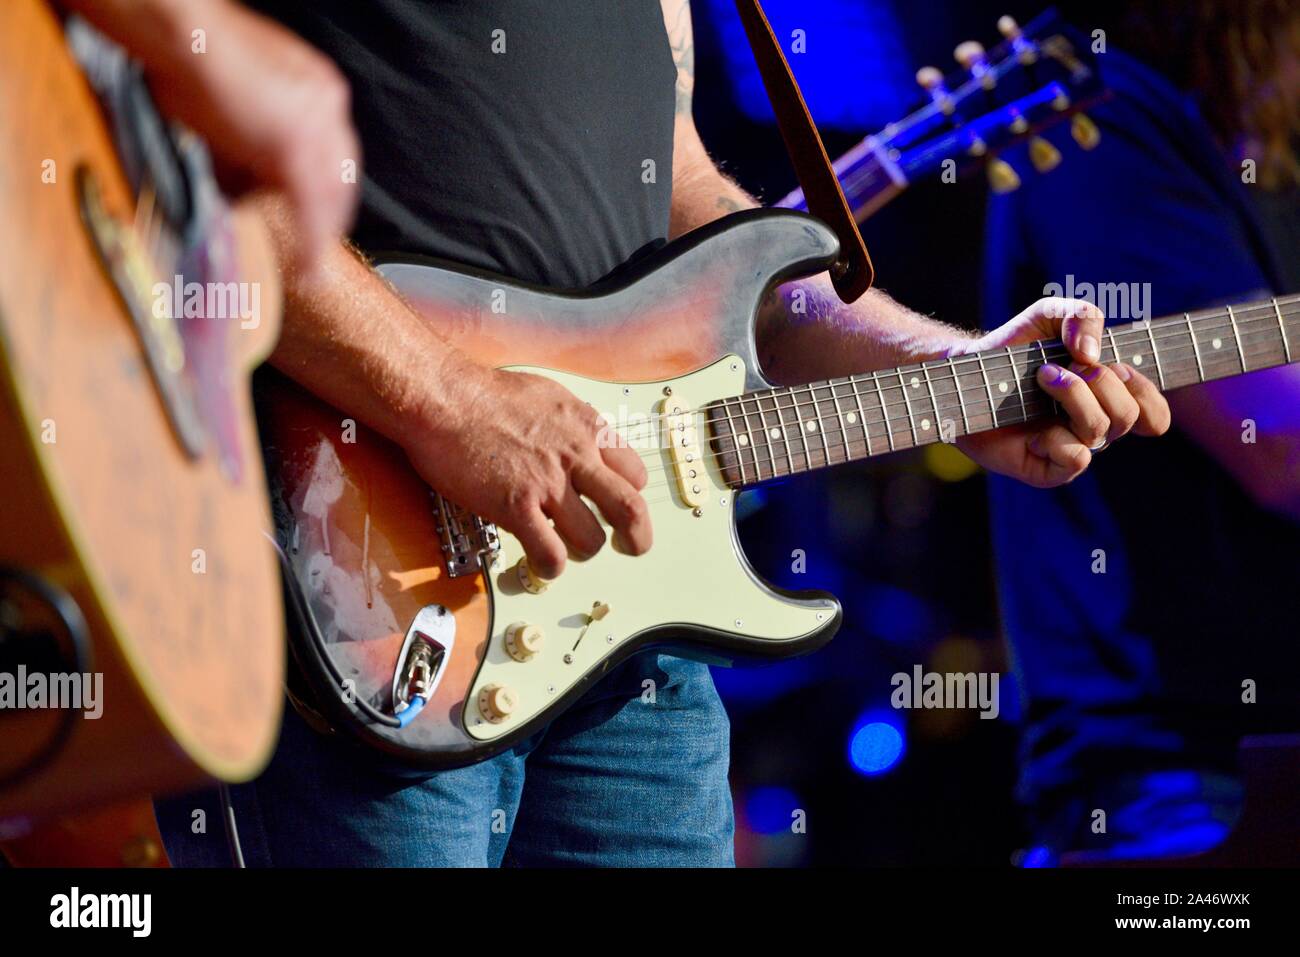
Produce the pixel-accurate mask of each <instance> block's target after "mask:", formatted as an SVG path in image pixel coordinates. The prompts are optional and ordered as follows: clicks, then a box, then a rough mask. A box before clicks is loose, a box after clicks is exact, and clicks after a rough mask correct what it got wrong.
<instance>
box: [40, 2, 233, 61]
mask: <svg viewBox="0 0 1300 957" xmlns="http://www.w3.org/2000/svg"><path fill="white" fill-rule="evenodd" d="M59 5H60V6H62V7H64V8H65V9H67V10H70V11H72V12H74V13H79V14H81V16H83V17H85V18H86V19H87V20H89V21H90V22H91V23H93V24H94V25H95V26H96V27H98V28H99V30H101V31H102V32H103V33H104V34H106V35H107V36H109V37H111V38H112V39H114V40H116V41H117V42H118V43H120V44H122V46H124V47H126V48H127V49H128V50H130V51H131V55H132V56H134V57H135V58H136V59H137V60H139V61H140V62H141V63H143V64H144V65H145V66H146V67H147V68H150V69H151V70H154V71H159V70H161V71H163V72H170V68H171V67H172V66H173V65H174V64H176V63H178V62H180V61H181V58H182V57H187V56H192V55H193V54H192V53H191V43H192V42H193V41H192V38H191V35H190V34H191V31H192V30H194V29H195V28H196V27H197V26H201V25H202V23H201V22H200V20H201V18H202V16H203V15H206V16H207V17H208V18H210V17H211V15H212V14H214V13H219V12H220V11H221V9H222V8H224V7H226V6H228V5H229V0H59Z"/></svg>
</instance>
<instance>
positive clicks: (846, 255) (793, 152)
mask: <svg viewBox="0 0 1300 957" xmlns="http://www.w3.org/2000/svg"><path fill="white" fill-rule="evenodd" d="M736 10H737V11H738V12H739V13H740V20H741V22H742V23H743V24H744V25H745V33H746V34H748V36H749V45H750V47H751V48H752V49H753V51H754V59H755V60H756V61H757V62H758V72H759V73H760V74H761V75H762V77H763V86H765V87H766V88H767V98H768V99H769V100H770V101H771V103H772V112H774V113H775V114H776V122H777V126H779V127H780V129H781V138H782V139H784V140H785V149H786V152H787V153H789V154H790V162H791V164H792V165H793V166H794V171H795V175H796V176H798V177H799V185H800V186H801V187H803V194H804V198H805V199H806V200H807V203H808V211H809V212H810V213H812V214H813V215H814V216H816V217H817V218H818V219H820V220H821V221H822V222H824V223H826V225H827V226H829V227H830V228H831V229H832V230H833V231H834V233H835V235H836V236H837V237H838V238H839V241H840V255H839V258H838V259H836V260H835V263H834V264H833V265H832V266H831V280H832V281H833V282H834V283H835V291H836V293H838V294H839V297H840V298H841V299H843V300H844V301H845V302H853V300H855V299H857V298H858V297H859V296H861V295H862V294H863V293H864V292H866V291H867V290H868V289H870V288H871V283H872V281H873V280H874V279H875V269H874V268H873V267H872V265H871V254H870V253H868V252H867V244H866V243H865V242H863V241H862V234H861V233H860V232H858V224H857V221H856V220H854V218H853V213H852V212H851V211H850V210H849V203H848V200H846V199H845V198H844V191H843V190H842V189H840V181H839V178H838V177H837V176H836V175H835V170H834V169H832V168H831V158H830V157H829V156H828V155H827V154H826V147H825V146H823V145H822V138H821V135H820V134H819V133H818V132H817V126H816V124H814V123H813V119H812V114H810V113H809V112H808V105H807V104H806V103H805V102H804V99H803V94H802V93H800V92H799V84H798V83H796V82H795V78H794V74H793V73H792V72H790V64H789V63H787V62H786V59H785V53H784V52H783V51H782V49H781V44H780V43H779V42H778V41H777V39H776V34H775V33H773V32H772V26H771V24H769V23H768V22H767V16H766V15H765V14H764V13H763V8H762V7H761V6H759V3H758V0H736Z"/></svg>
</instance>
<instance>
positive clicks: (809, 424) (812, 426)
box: [803, 422, 817, 432]
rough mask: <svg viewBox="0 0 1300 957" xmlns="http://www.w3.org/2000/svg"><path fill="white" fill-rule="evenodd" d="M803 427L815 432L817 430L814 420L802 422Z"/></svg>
mask: <svg viewBox="0 0 1300 957" xmlns="http://www.w3.org/2000/svg"><path fill="white" fill-rule="evenodd" d="M803 427H804V428H805V429H807V430H808V431H809V432H816V431H817V423H816V422H805V423H804V424H803Z"/></svg>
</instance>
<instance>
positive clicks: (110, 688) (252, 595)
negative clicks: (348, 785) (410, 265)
mask: <svg viewBox="0 0 1300 957" xmlns="http://www.w3.org/2000/svg"><path fill="white" fill-rule="evenodd" d="M0 142H3V143H4V144H5V145H4V156H3V160H0V222H3V223H4V228H3V229H0V448H3V453H2V454H0V487H3V489H4V494H5V501H4V504H3V506H0V835H3V836H4V837H12V836H14V835H17V834H21V833H23V832H24V831H27V830H28V829H29V828H30V827H31V826H32V825H33V823H40V822H41V821H43V820H45V819H47V818H49V817H51V816H53V815H56V814H58V813H59V812H62V811H69V810H72V809H78V808H82V807H88V806H93V805H97V804H102V803H105V802H110V801H115V800H119V799H122V798H127V797H132V796H139V795H144V794H148V793H150V792H154V791H167V790H181V789H184V788H187V787H194V786H197V785H198V784H200V783H202V782H205V781H210V780H212V779H213V778H224V779H245V778H248V777H251V776H253V775H254V774H256V773H257V772H258V771H259V770H260V769H261V767H262V765H263V764H264V763H265V761H266V759H267V758H268V757H269V754H270V751H271V748H272V747H273V746H274V743H275V740H276V732H277V729H278V726H279V718H280V714H281V701H282V698H281V688H282V682H283V658H284V647H283V643H282V642H281V641H279V640H277V637H278V635H279V634H280V633H281V631H282V628H283V607H282V605H281V603H280V595H279V589H278V581H277V575H276V564H275V557H274V551H273V549H272V548H271V547H270V546H269V545H268V543H267V541H266V539H265V535H264V531H265V530H267V529H269V528H270V527H271V522H270V516H269V514H268V507H267V500H266V488H265V477H264V471H263V469H262V467H261V463H260V459H259V448H258V444H257V439H256V436H255V433H254V430H253V418H252V403H251V398H250V394H249V388H248V374H249V372H250V370H251V369H252V367H253V366H254V365H256V364H257V363H259V362H260V361H262V360H263V359H264V358H265V357H266V355H267V354H268V353H269V352H270V350H271V347H272V345H273V343H274V341H275V336H276V333H277V330H278V325H279V286H278V278H277V272H276V269H275V265H274V259H273V255H272V252H271V249H270V245H269V242H268V240H267V238H266V237H265V235H264V233H263V230H262V228H261V224H260V221H258V220H257V219H256V217H255V216H253V215H252V214H251V213H250V212H245V211H242V210H233V211H232V210H230V209H229V208H228V207H227V206H226V205H225V204H224V202H223V201H222V199H221V197H220V196H219V195H218V194H217V192H216V187H215V185H214V182H213V180H212V177H211V174H210V172H209V170H208V165H207V154H206V151H205V150H203V148H202V147H201V145H200V144H198V143H197V141H195V140H194V139H193V138H192V137H190V136H188V135H175V134H174V131H172V130H171V129H170V128H169V127H168V126H167V125H166V124H165V123H163V122H162V121H161V119H160V118H159V117H158V116H157V114H156V112H154V111H153V110H152V109H151V103H150V101H149V99H148V96H147V92H146V90H145V88H144V86H143V83H142V81H141V80H140V78H139V75H138V73H136V72H135V71H134V68H133V67H132V66H131V64H130V63H129V62H128V61H126V60H125V58H123V57H122V56H121V53H120V51H118V50H117V49H116V48H115V47H112V46H111V45H109V44H106V43H105V42H104V41H103V38H102V37H99V36H98V35H97V34H95V33H94V31H92V30H90V29H89V28H88V27H86V25H85V24H84V23H82V22H81V21H77V20H75V19H73V20H69V21H68V23H67V25H66V29H65V25H64V23H62V22H61V21H60V20H59V18H58V17H57V16H56V15H55V13H54V12H53V11H52V10H51V9H50V7H49V5H48V4H46V3H43V2H40V0H5V2H4V3H3V4H0ZM196 290H197V292H196ZM222 303H224V306H223V305H222ZM245 306H253V307H254V308H252V309H245V308H244V307H245ZM236 320H238V321H236ZM51 674H58V675H61V676H63V677H62V678H60V679H59V680H58V682H57V683H56V682H55V681H53V680H50V675H51ZM76 676H80V677H81V679H82V680H76V681H73V680H71V679H73V678H74V677H76ZM42 689H43V690H42ZM74 690H75V691H76V692H77V695H75V696H72V697H69V695H71V694H72V692H73V691H74ZM87 691H88V692H89V693H90V695H91V696H92V697H93V698H94V701H91V700H90V699H89V698H87V697H82V696H81V695H82V692H87ZM56 695H58V697H57V698H56V697H55V696H56ZM56 701H57V702H58V703H60V704H61V705H62V706H61V707H51V706H50V705H52V704H54V703H55V702H56ZM95 711H98V712H99V713H98V715H97V716H95V715H94V712H95Z"/></svg>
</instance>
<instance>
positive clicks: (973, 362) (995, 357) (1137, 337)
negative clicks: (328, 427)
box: [607, 295, 1300, 424]
mask: <svg viewBox="0 0 1300 957" xmlns="http://www.w3.org/2000/svg"><path fill="white" fill-rule="evenodd" d="M1276 302H1277V305H1278V307H1279V308H1278V310H1275V309H1274V306H1273V301H1272V300H1270V301H1269V302H1268V303H1252V304H1250V305H1246V306H1242V307H1240V308H1239V307H1236V306H1234V307H1233V314H1234V315H1235V316H1237V325H1238V326H1244V325H1250V324H1254V323H1266V324H1269V325H1272V326H1276V325H1277V324H1278V320H1277V312H1278V311H1280V308H1281V307H1282V306H1291V305H1297V304H1300V295H1297V296H1293V297H1281V298H1279V299H1277V300H1276ZM1256 310H1264V313H1265V314H1264V315H1262V316H1259V317H1255V318H1249V317H1247V316H1246V315H1245V314H1247V313H1252V312H1254V311H1256ZM1282 318H1283V322H1290V321H1291V320H1292V319H1296V318H1300V311H1297V312H1291V313H1286V314H1284V315H1283V317H1282ZM1191 321H1192V323H1193V324H1194V325H1195V326H1196V327H1197V328H1198V330H1199V331H1206V330H1209V329H1212V328H1218V325H1214V326H1211V325H1210V323H1211V322H1214V323H1216V324H1222V327H1223V329H1224V330H1225V331H1230V330H1231V329H1232V323H1231V318H1230V317H1229V316H1228V314H1227V313H1215V314H1213V315H1208V316H1200V317H1197V318H1194V319H1192V320H1191ZM1150 326H1151V328H1152V329H1154V330H1156V331H1157V332H1159V333H1160V335H1157V336H1156V337H1155V340H1156V342H1157V343H1160V342H1164V341H1172V340H1174V339H1179V340H1181V339H1183V338H1185V337H1186V338H1189V339H1190V336H1189V334H1188V332H1187V320H1186V318H1184V319H1179V318H1178V317H1176V316H1164V317H1161V318H1160V319H1157V320H1153V321H1152V322H1151V323H1150ZM1102 335H1103V337H1104V339H1106V340H1109V339H1111V338H1123V337H1128V336H1131V337H1134V340H1133V341H1134V342H1145V343H1149V342H1150V341H1151V335H1150V334H1149V333H1148V332H1147V325H1145V324H1144V325H1143V326H1142V327H1141V328H1138V329H1134V328H1131V327H1125V328H1122V329H1117V330H1114V331H1113V332H1112V331H1111V330H1109V329H1107V330H1104V331H1103V333H1102ZM1200 339H1201V337H1200V336H1197V342H1198V344H1199V342H1200ZM1039 341H1043V342H1046V341H1047V340H1039ZM1052 343H1053V344H1052V345H1050V346H1048V347H1047V348H1048V349H1049V351H1051V352H1053V353H1058V352H1061V350H1063V349H1064V346H1063V345H1062V344H1061V343H1060V341H1059V340H1052ZM1102 345H1103V346H1105V342H1103V343H1102ZM1009 348H1010V349H1012V350H1021V351H1022V355H1021V356H1020V357H1021V358H1027V357H1029V354H1030V353H1031V352H1034V351H1035V350H1037V351H1040V352H1041V348H1040V347H1038V345H1037V341H1036V342H1031V343H1019V344H1017V345H1014V346H1010V347H1009ZM1006 351H1007V349H1006V348H1002V349H993V350H983V351H981V352H975V353H966V354H964V355H961V356H953V357H951V358H950V359H947V360H945V359H929V360H925V361H924V362H920V363H912V364H909V365H906V366H899V367H897V368H894V369H878V370H875V371H873V372H864V373H855V374H853V375H849V376H836V377H835V378H832V379H824V380H821V381H819V382H811V383H803V384H800V385H797V386H790V387H788V388H782V387H777V388H776V389H775V390H771V389H764V390H759V392H747V393H743V395H742V396H732V397H730V398H732V399H737V400H738V399H740V398H742V397H749V396H757V395H759V394H760V393H765V394H766V393H771V392H773V391H775V392H780V393H782V394H784V393H786V392H797V391H800V390H805V389H811V388H819V389H824V388H829V387H830V385H831V384H844V385H848V384H851V383H852V382H853V381H857V382H860V383H861V382H865V381H867V380H874V379H878V378H880V377H882V376H887V377H891V378H892V377H895V376H897V375H898V373H899V372H914V371H921V370H923V369H931V370H932V371H934V372H935V373H937V374H940V375H942V376H943V377H945V378H944V380H950V379H952V378H954V375H960V374H964V373H963V372H962V371H961V370H963V369H966V368H968V367H974V368H973V370H972V371H979V369H980V362H981V359H983V360H986V361H987V362H989V363H994V362H1003V361H1006V359H1007V355H1006ZM1061 357H1063V358H1064V357H1068V353H1065V354H1063V355H1062V356H1061ZM1034 358H1037V357H1036V356H1035V357H1034ZM1049 361H1050V360H1049ZM991 368H998V367H995V366H994V367H991ZM941 381H942V380H941ZM886 388H890V386H886ZM715 401H717V400H715ZM805 404H808V403H805ZM708 408H709V405H703V406H697V407H695V408H693V409H682V410H680V411H677V412H649V413H646V414H645V415H644V416H643V417H641V418H640V420H639V422H638V424H647V423H649V422H651V421H653V420H656V419H662V418H668V417H673V416H684V415H691V414H698V413H701V412H704V411H706V410H707V409H708ZM607 424H608V423H607Z"/></svg>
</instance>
